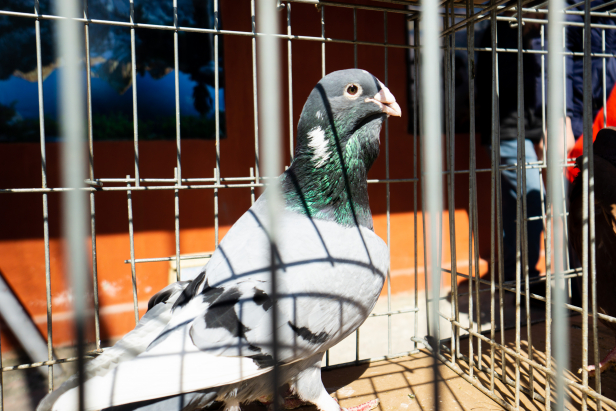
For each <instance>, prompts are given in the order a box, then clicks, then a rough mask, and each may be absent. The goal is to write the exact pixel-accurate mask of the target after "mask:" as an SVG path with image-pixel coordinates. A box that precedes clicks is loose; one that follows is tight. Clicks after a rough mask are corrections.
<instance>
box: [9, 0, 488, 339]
mask: <svg viewBox="0 0 616 411" xmlns="http://www.w3.org/2000/svg"><path fill="white" fill-rule="evenodd" d="M249 4H250V3H249V1H248V0H241V1H240V0H233V1H222V2H221V8H222V19H223V24H224V28H225V29H228V30H244V31H249V30H250V13H249V10H250V8H249ZM242 10H243V11H244V12H240V11H242ZM283 14H285V13H281V18H282V17H283ZM285 15H286V14H285ZM293 18H294V20H293V32H294V33H295V34H298V35H312V36H320V33H321V32H320V24H319V21H320V13H319V12H317V10H316V9H315V7H314V6H313V5H306V4H296V3H294V4H293ZM388 19H389V28H388V39H389V42H391V43H394V44H404V43H405V21H404V19H403V17H402V16H401V15H393V14H390V15H389V16H388ZM326 21H327V22H335V23H336V24H331V23H330V24H329V25H328V26H327V33H326V34H327V36H331V37H334V38H345V39H352V36H353V31H352V24H353V23H352V22H353V18H352V11H351V10H350V9H333V8H327V9H326ZM357 23H358V38H359V39H360V40H369V41H383V30H384V27H383V15H382V13H375V12H366V11H361V10H360V11H358V13H357ZM169 35H170V36H171V35H173V34H172V33H169ZM223 41H224V47H225V62H224V64H225V77H226V78H225V87H226V90H225V98H226V109H227V113H226V115H227V135H228V137H227V138H226V139H224V140H222V141H221V144H220V152H221V175H222V176H223V177H238V176H247V175H249V168H250V167H252V166H254V149H253V147H254V137H253V136H254V130H253V124H254V122H253V110H252V73H251V63H250V62H251V39H250V38H249V37H239V36H224V38H223ZM283 50H286V46H285V48H284V49H283ZM358 52H359V53H358V61H359V67H361V68H364V69H366V70H369V71H371V72H372V73H373V74H375V75H376V76H377V77H379V78H380V79H381V80H384V78H385V73H384V58H385V55H384V49H383V48H381V47H371V46H359V47H358ZM320 53H321V51H320V43H316V42H308V41H294V42H293V84H294V86H293V97H294V105H293V119H294V124H296V123H297V120H298V118H299V115H300V113H301V109H302V106H303V103H304V101H305V98H306V96H307V95H308V94H309V92H310V91H311V89H312V87H313V86H314V84H315V83H316V82H317V81H318V80H319V79H320V77H321V59H320ZM326 63H327V65H326V67H327V72H331V71H334V70H338V69H344V68H349V67H352V66H353V46H351V45H341V44H328V45H327V47H326ZM284 64H285V66H284V71H283V72H284V73H286V58H285V59H284ZM406 69H407V66H406V60H405V51H404V50H402V49H396V48H391V49H389V54H388V82H389V88H390V90H391V91H392V92H393V94H394V95H395V96H396V97H397V99H398V101H399V103H400V106H401V107H402V112H403V118H402V119H391V120H390V134H389V161H390V177H391V178H409V177H412V176H413V174H412V173H413V155H412V153H413V137H412V135H409V134H408V133H407V122H408V121H409V120H410V119H409V118H408V116H407V115H406V113H407V112H406V101H407V81H406ZM282 83H283V84H284V85H285V86H286V84H287V82H286V78H285V79H283V81H282ZM286 92H287V91H286V90H285V93H286ZM285 96H286V94H285ZM285 101H286V100H285ZM261 109H266V108H261ZM287 110H288V108H287V107H286V106H285V107H284V108H283V112H282V113H281V114H282V118H283V119H287V118H288V112H287ZM285 121H286V120H285ZM283 130H285V131H287V132H288V124H287V125H285V127H284V128H283ZM94 134H96V129H95V130H94ZM456 139H457V142H456V150H457V151H456V164H457V166H456V168H465V167H466V165H467V163H468V136H466V135H459V136H457V137H456ZM384 140H385V137H384V133H383V134H382V136H381V142H382V144H381V148H382V151H381V156H380V157H379V159H378V160H377V162H376V163H375V165H374V167H373V169H372V170H371V172H370V175H369V177H370V178H384V177H385V161H386V156H385V141H384ZM284 141H285V142H288V136H287V137H286V139H285V140H284ZM132 147H133V144H132V142H119V141H118V142H96V143H95V144H94V153H95V154H94V155H95V160H94V161H95V176H96V177H99V178H101V177H107V178H109V177H124V176H126V175H134V168H133V167H134V166H133V148H132ZM139 149H140V165H141V168H140V169H141V177H148V178H154V177H166V178H171V177H173V168H174V167H175V161H176V157H175V156H176V153H175V142H174V141H149V142H146V141H144V142H140V144H139ZM59 151H60V147H59V144H57V143H48V144H47V158H48V162H47V170H48V176H49V177H48V181H49V186H50V187H58V186H60V181H59V171H60V170H59V165H60V158H59ZM283 152H284V153H288V152H289V149H288V143H286V144H285V147H283ZM477 155H478V161H479V164H478V166H479V167H488V166H489V159H488V157H487V155H485V153H484V150H483V149H482V148H481V147H480V146H478V147H477ZM285 160H286V161H287V162H288V156H287V155H286V154H285ZM214 167H215V143H214V142H213V141H203V140H184V141H182V177H185V178H191V177H212V176H213V169H214ZM40 179H41V171H40V147H39V145H37V144H3V145H2V146H0V187H1V188H20V187H40V184H41V180H40ZM478 185H479V187H480V188H482V187H483V189H481V190H480V193H479V194H480V210H479V211H480V238H482V241H480V253H481V256H482V258H483V259H487V257H489V210H490V208H489V175H487V174H485V173H484V174H483V175H481V176H480V177H479V178H478ZM385 190H386V188H385V185H383V184H373V185H371V186H370V198H371V206H372V210H373V213H374V214H375V231H376V232H377V233H378V234H379V235H380V236H382V237H383V238H386V237H387V229H386V215H385V212H386V202H385V198H386V191H385ZM418 192H420V190H418ZM95 199H96V230H97V238H96V240H97V254H98V276H99V287H98V289H99V293H100V305H101V332H102V338H103V339H107V338H111V337H117V336H120V335H122V334H124V333H126V332H127V331H129V330H130V329H131V328H132V327H133V326H134V317H133V313H132V294H131V272H130V265H128V264H124V260H125V259H128V258H130V248H129V237H128V217H127V197H126V193H125V192H98V193H96V194H95ZM219 201H220V205H219V217H220V225H221V237H222V235H224V233H225V232H226V230H228V228H229V227H230V225H232V224H233V222H234V221H235V220H236V219H237V218H238V217H239V216H240V215H241V214H242V213H243V212H244V211H245V210H246V209H247V208H248V207H249V206H250V191H249V189H247V188H235V189H222V190H220V192H219ZM60 202H61V197H60V195H59V194H56V193H54V194H50V195H49V216H50V217H49V225H50V236H51V240H50V256H51V265H50V269H51V278H52V282H51V287H52V308H53V312H54V313H55V316H54V322H53V333H54V335H53V337H54V338H53V340H54V343H55V344H68V343H70V342H71V339H72V331H71V330H72V329H71V327H72V323H71V318H72V316H71V313H70V310H71V301H70V300H71V291H70V287H68V286H67V281H66V277H65V274H66V273H65V270H64V268H65V267H64V259H63V242H62V238H61V233H60V227H61V224H62V221H61V217H60V207H61V203H60ZM417 204H418V207H419V209H420V210H421V198H420V197H418V198H417ZM456 208H459V210H456V213H455V216H456V220H455V221H456V249H457V255H458V268H459V271H460V272H467V270H468V268H467V267H465V266H464V261H463V260H468V217H467V216H468V213H467V209H468V178H467V177H466V176H464V175H461V176H457V180H456ZM391 210H392V214H391V221H392V226H391V227H392V228H391V250H392V267H391V269H392V291H393V292H394V293H395V292H403V291H410V290H412V289H413V287H414V277H413V267H414V264H415V262H414V257H413V244H414V238H413V213H412V210H413V185H412V184H409V183H397V184H391ZM133 213H134V216H135V217H134V227H135V254H136V258H145V257H165V256H171V255H174V254H175V245H174V231H173V230H174V218H173V215H174V202H173V191H150V192H134V193H133ZM180 217H181V218H180V221H181V239H180V241H181V252H182V253H183V254H184V253H196V252H207V251H211V250H213V249H214V246H215V244H214V228H213V221H214V219H213V217H214V193H213V190H194V191H192V190H191V191H182V192H181V193H180ZM421 221H422V220H421V214H418V261H417V264H418V266H419V272H418V274H419V278H418V280H419V287H420V288H423V242H422V232H421ZM42 222H43V219H42V195H41V194H2V195H0V274H2V275H3V276H4V278H5V279H6V280H7V282H8V283H9V285H10V286H11V288H12V289H13V291H14V292H15V293H16V295H17V296H18V298H19V299H20V300H21V302H22V304H23V305H24V306H25V308H26V310H27V311H28V312H29V313H30V314H31V315H32V317H33V318H34V320H35V322H36V324H37V325H38V327H39V329H40V330H41V333H42V334H43V335H46V315H45V313H46V302H45V261H44V246H43V224H42ZM443 227H444V232H443V237H444V240H443V259H444V261H445V262H447V261H449V233H448V231H447V229H448V216H447V214H445V215H444V224H443ZM486 227H487V228H486ZM480 268H481V272H482V273H485V272H486V271H487V264H486V263H485V262H483V263H482V265H481V267H480ZM168 269H169V263H168V262H161V263H148V264H138V265H137V278H138V296H139V301H140V307H143V306H144V305H145V304H146V303H147V300H148V299H149V297H150V296H152V295H153V294H154V293H155V292H156V291H157V290H159V289H160V288H162V287H163V286H165V285H166V284H167V273H168ZM445 281H446V280H445ZM141 314H143V310H142V311H141ZM0 325H1V324H0ZM5 329H6V328H5V327H3V332H2V333H1V334H0V338H2V349H3V350H6V349H10V348H11V347H13V346H14V344H15V342H14V341H13V339H12V337H11V336H10V335H9V333H7V332H6V331H5ZM90 338H93V335H90Z"/></svg>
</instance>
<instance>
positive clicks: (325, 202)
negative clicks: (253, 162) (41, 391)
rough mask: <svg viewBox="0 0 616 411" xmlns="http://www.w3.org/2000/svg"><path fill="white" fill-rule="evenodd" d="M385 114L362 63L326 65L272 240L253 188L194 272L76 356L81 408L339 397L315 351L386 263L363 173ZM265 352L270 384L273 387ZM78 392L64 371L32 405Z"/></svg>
mask: <svg viewBox="0 0 616 411" xmlns="http://www.w3.org/2000/svg"><path fill="white" fill-rule="evenodd" d="M390 115H391V116H401V110H400V106H399V105H398V104H397V103H396V99H395V98H394V96H393V95H392V94H391V92H390V91H389V89H388V88H387V87H385V85H384V84H383V83H381V82H380V81H379V80H378V79H377V78H376V77H375V76H373V75H372V74H370V73H369V72H367V71H365V70H359V69H351V70H342V71H336V72H333V73H330V74H328V75H327V76H325V77H323V78H322V79H321V80H320V81H319V82H318V83H317V85H316V86H315V88H314V89H313V90H312V92H311V93H310V95H309V96H308V100H307V101H306V103H305V105H304V108H303V110H302V113H301V116H300V119H299V123H298V127H297V146H296V149H295V157H294V160H293V161H292V163H291V165H290V167H289V168H288V169H287V170H286V171H285V172H284V174H282V175H281V176H280V177H279V180H278V181H279V184H280V185H279V187H280V192H281V195H282V199H283V203H282V204H283V210H282V211H281V212H280V213H279V214H278V215H277V218H276V227H277V229H276V233H277V234H276V246H275V248H274V250H273V251H272V250H271V246H270V237H269V233H268V227H269V226H270V224H269V217H268V216H269V214H268V204H267V196H265V195H262V196H260V197H259V198H258V200H257V201H255V203H254V204H253V206H252V207H251V208H250V209H249V210H248V211H247V212H246V213H245V214H244V215H242V216H241V217H240V218H239V220H237V222H236V223H235V224H234V225H233V226H232V227H231V229H230V230H229V232H228V233H227V234H226V235H225V237H224V238H223V240H222V241H221V242H220V244H219V246H218V248H217V249H216V251H215V252H214V253H213V255H212V258H211V259H210V261H209V262H208V263H207V265H206V266H205V267H204V268H203V269H202V271H201V273H200V274H199V275H198V276H197V277H195V278H194V279H193V280H192V281H189V282H178V283H175V284H171V285H169V286H168V287H166V288H165V289H163V290H161V291H160V292H159V293H157V294H156V295H154V297H152V299H151V300H150V301H149V304H148V311H147V312H146V313H145V315H144V316H143V318H142V319H141V321H140V322H139V324H138V325H137V326H136V327H135V329H134V330H132V331H131V332H129V333H128V334H127V335H126V336H125V337H124V338H122V339H121V340H120V341H119V342H118V343H117V344H116V345H114V346H113V347H111V348H109V349H106V350H105V351H104V352H103V353H102V354H101V355H100V356H98V357H97V358H95V359H94V360H92V361H91V362H90V363H89V364H88V365H87V367H86V383H85V385H84V390H85V391H84V392H85V395H84V398H85V399H84V402H85V410H101V409H104V410H107V411H129V410H131V411H134V410H139V411H162V410H165V411H174V410H178V411H179V410H184V411H187V410H197V409H201V408H203V407H208V406H210V405H213V404H214V403H222V407H223V409H224V410H227V411H239V410H240V405H241V404H246V403H249V402H252V401H255V400H260V401H262V402H264V403H268V402H269V403H271V402H273V401H278V403H279V404H281V405H282V406H285V405H289V406H290V405H293V404H295V405H297V402H298V401H299V402H301V403H312V404H314V405H316V407H317V408H318V409H319V410H321V411H340V410H343V409H344V408H341V407H340V405H339V404H338V402H337V401H336V400H334V398H332V397H331V396H330V395H329V394H328V393H327V391H326V390H325V387H324V386H323V383H322V381H321V361H322V358H323V354H324V353H325V351H326V350H328V349H329V348H331V347H333V346H334V345H336V344H337V343H338V342H340V341H342V340H343V339H344V338H346V337H347V336H349V335H350V334H351V333H352V332H353V331H355V330H356V329H357V328H358V327H359V326H360V325H361V324H362V323H363V322H364V321H365V320H366V318H367V317H368V315H369V314H370V312H371V311H372V309H373V308H374V305H375V303H376V301H377V299H378V296H379V294H380V292H381V289H382V287H383V283H384V279H385V276H386V273H387V271H388V269H389V253H388V250H387V246H386V244H385V242H384V241H383V240H382V239H381V238H380V237H379V236H377V235H376V234H375V233H374V228H373V222H372V215H371V211H370V206H369V201H368V200H369V199H368V185H367V173H368V170H369V169H370V167H371V165H372V164H373V163H374V161H375V160H376V158H377V156H378V154H379V142H380V140H379V134H380V130H381V126H382V124H383V122H384V121H385V119H386V118H387V117H389V116H390ZM270 255H274V256H275V266H276V270H277V279H278V280H277V288H276V294H275V295H276V300H274V297H273V291H272V284H271V263H270ZM274 304H276V307H277V322H276V330H277V332H276V333H277V341H278V344H277V347H278V349H277V350H276V355H275V357H276V358H274V351H273V350H272V347H273V345H272V341H273V338H272V334H273V331H272V330H273V329H274V327H273V324H272V315H271V314H272V307H273V306H274ZM275 361H277V365H278V371H279V372H278V381H279V382H280V383H281V387H277V389H278V391H276V393H275V394H274V390H272V388H271V382H272V371H273V369H274V365H275ZM283 387H286V394H287V395H286V396H287V399H286V400H285V399H284V398H283V396H282V395H279V394H280V391H282V390H283ZM77 398H78V388H77V377H76V376H73V377H71V379H69V380H68V381H67V382H66V383H65V384H64V385H62V386H60V387H59V388H58V389H57V390H56V391H53V392H51V393H50V394H48V395H47V396H46V397H45V398H44V399H43V400H42V401H41V403H40V404H39V406H38V408H37V411H73V410H76V409H77V408H78V407H77V401H78V400H77ZM377 404H378V399H377V400H372V401H371V402H369V403H366V404H362V405H360V406H358V407H353V408H348V410H349V411H363V410H369V409H372V408H374V407H376V405H377Z"/></svg>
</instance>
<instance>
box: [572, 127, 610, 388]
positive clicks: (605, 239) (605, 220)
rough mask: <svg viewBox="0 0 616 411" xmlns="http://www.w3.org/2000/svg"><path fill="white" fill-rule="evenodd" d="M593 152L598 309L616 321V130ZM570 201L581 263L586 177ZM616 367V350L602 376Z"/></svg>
mask: <svg viewBox="0 0 616 411" xmlns="http://www.w3.org/2000/svg"><path fill="white" fill-rule="evenodd" d="M593 152H594V178H595V206H594V213H595V257H596V262H595V264H596V282H597V309H598V311H599V312H601V313H603V314H606V315H609V316H612V317H614V316H616V299H614V290H616V272H615V271H614V270H615V267H616V129H612V128H604V129H602V130H601V131H599V133H597V138H596V140H595V142H594V143H593ZM576 165H577V167H578V168H579V169H580V170H581V169H582V157H581V156H580V157H578V158H577V159H576ZM569 201H570V210H569V233H570V239H571V240H570V241H571V245H572V247H573V249H574V250H575V252H576V253H577V255H578V256H579V257H580V260H581V257H582V239H583V234H582V227H583V221H584V220H583V219H582V204H583V202H582V173H579V174H578V175H577V177H576V178H575V180H574V181H573V187H572V189H571V194H570V195H569ZM592 211H593V209H591V212H592ZM589 257H590V256H589ZM589 264H591V265H592V264H593V261H592V259H589ZM590 294H591V293H590V292H589V295H590ZM589 307H590V306H589ZM601 322H602V323H603V324H604V325H605V326H607V327H608V328H610V329H611V330H612V331H613V332H614V337H615V338H616V323H612V322H609V321H605V320H601ZM615 364H616V346H615V347H614V348H613V349H612V350H611V351H610V352H609V354H608V355H607V356H606V357H605V358H604V359H603V360H602V361H601V362H600V364H599V366H600V372H603V371H605V370H606V369H608V368H610V367H611V366H613V365H615ZM587 369H588V373H589V375H590V376H594V375H595V372H596V370H595V365H589V366H588V368H587ZM580 371H581V370H580Z"/></svg>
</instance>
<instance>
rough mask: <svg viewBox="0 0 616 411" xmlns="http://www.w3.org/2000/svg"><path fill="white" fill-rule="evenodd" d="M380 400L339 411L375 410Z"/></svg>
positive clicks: (376, 399)
mask: <svg viewBox="0 0 616 411" xmlns="http://www.w3.org/2000/svg"><path fill="white" fill-rule="evenodd" d="M379 402H380V400H379V399H378V398H375V399H374V400H370V401H368V402H365V403H363V404H360V405H356V406H355V407H350V408H340V410H341V411H370V410H373V409H375V408H376V407H377V406H378V405H379Z"/></svg>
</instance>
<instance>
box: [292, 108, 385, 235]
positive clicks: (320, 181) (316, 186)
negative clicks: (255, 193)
mask: <svg viewBox="0 0 616 411" xmlns="http://www.w3.org/2000/svg"><path fill="white" fill-rule="evenodd" d="M376 120H377V121H372V122H370V123H368V124H367V125H364V126H363V127H361V128H359V129H357V130H355V131H354V132H353V133H352V134H351V135H350V137H348V138H346V139H345V138H340V137H339V136H338V135H337V133H336V132H335V129H333V128H331V127H323V128H321V127H319V126H316V127H313V128H311V129H309V130H307V132H306V133H302V130H301V128H300V130H298V131H299V133H298V134H299V135H298V147H297V150H296V153H295V155H296V157H295V159H294V160H293V163H292V164H291V166H290V167H289V169H288V170H287V171H286V172H285V173H284V175H283V177H282V180H281V184H282V192H283V195H284V198H285V203H286V208H287V209H290V210H292V211H294V212H299V213H301V214H305V215H308V216H309V217H311V218H316V219H322V220H330V221H335V222H337V223H338V224H340V225H343V226H348V227H352V226H360V225H361V226H364V227H367V228H369V229H373V223H372V213H371V212H370V204H369V201H368V183H367V175H368V170H369V169H370V166H371V165H372V163H373V162H374V160H375V159H376V157H377V156H378V153H379V139H378V135H379V132H380V128H381V123H382V121H381V120H380V119H376ZM371 123H372V124H371Z"/></svg>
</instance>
